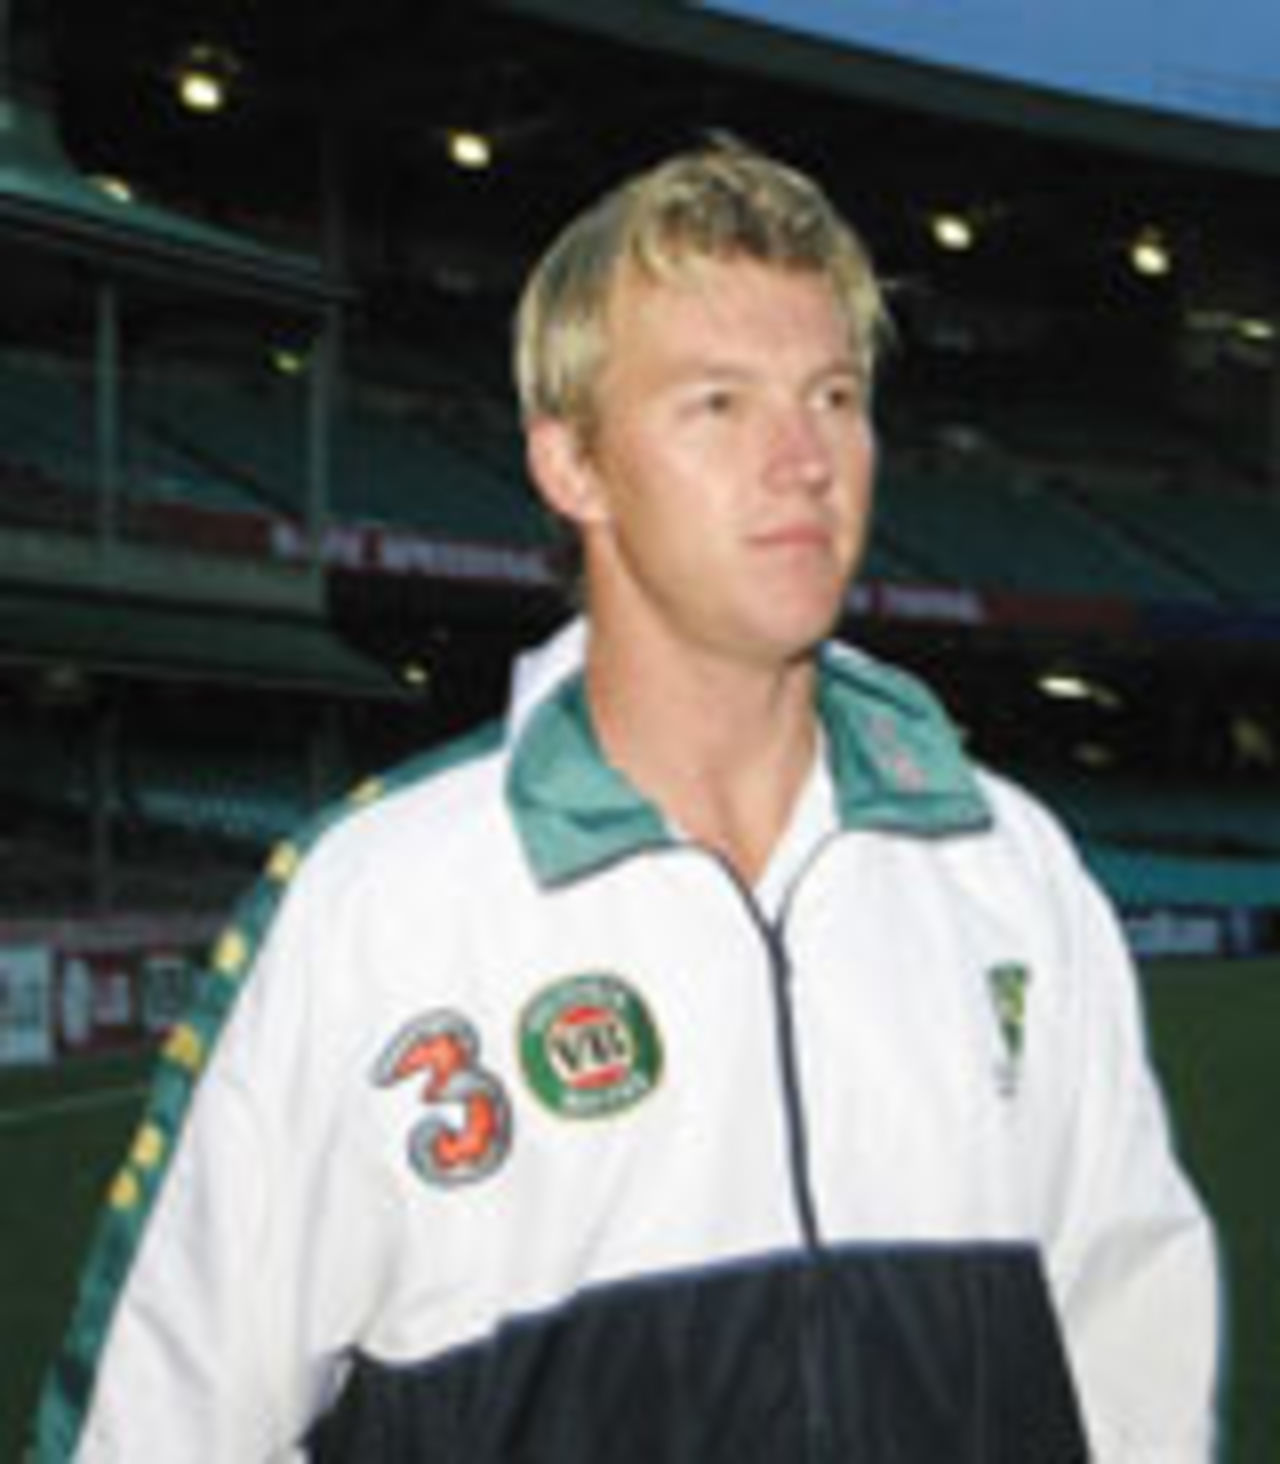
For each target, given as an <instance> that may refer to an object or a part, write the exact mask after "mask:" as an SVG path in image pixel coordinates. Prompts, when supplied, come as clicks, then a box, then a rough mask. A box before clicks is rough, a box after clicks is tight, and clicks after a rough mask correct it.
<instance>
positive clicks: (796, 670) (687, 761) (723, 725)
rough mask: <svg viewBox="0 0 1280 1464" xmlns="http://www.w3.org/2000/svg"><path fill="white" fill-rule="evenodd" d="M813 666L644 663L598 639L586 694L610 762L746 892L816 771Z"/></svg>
mask: <svg viewBox="0 0 1280 1464" xmlns="http://www.w3.org/2000/svg"><path fill="white" fill-rule="evenodd" d="M813 683H814V667H813V664H812V662H811V661H810V660H807V659H806V660H798V661H796V662H794V663H791V664H787V665H785V666H781V667H768V668H765V667H759V666H750V665H742V664H735V663H733V662H732V661H729V660H726V659H725V658H722V657H717V656H713V655H706V656H699V655H696V654H693V653H690V652H688V651H687V649H686V650H685V652H684V653H683V654H681V655H678V656H674V655H669V654H668V655H654V656H646V655H645V654H644V653H643V652H642V651H641V650H639V649H638V648H636V647H635V646H634V645H633V644H631V643H627V644H625V645H621V646H620V645H615V644H614V643H613V642H612V641H611V640H610V638H609V637H608V635H607V634H605V633H597V634H593V636H592V638H591V641H590V642H589V647H588V655H587V695H588V700H589V703H590V706H591V713H592V717H593V719H594V722H595V726H596V731H597V735H598V736H599V739H600V742H601V746H602V747H603V749H604V753H605V756H606V757H607V758H608V759H609V761H610V762H611V763H612V764H613V765H614V766H615V767H617V768H618V769H619V770H620V771H621V772H623V773H625V774H626V776H627V777H628V779H629V780H630V781H631V782H632V783H633V784H634V785H635V786H636V787H637V788H638V789H639V790H640V791H641V792H642V793H643V794H645V796H646V797H648V798H650V799H651V800H652V801H653V802H654V803H655V804H657V806H658V807H659V808H660V809H661V810H662V812H663V813H664V815H665V816H666V817H667V818H668V819H669V820H670V821H671V822H672V823H674V824H675V825H676V826H677V827H678V828H679V829H680V830H681V831H682V832H683V833H684V834H685V835H687V836H688V837H689V838H691V839H693V840H695V841H697V842H698V843H701V844H705V845H706V846H707V847H708V848H711V849H713V850H715V851H716V852H717V853H719V854H720V855H722V856H723V857H724V858H725V859H726V860H727V861H728V862H729V864H730V865H731V866H732V867H733V868H734V869H735V870H736V872H737V873H738V874H739V876H740V877H741V878H742V879H743V880H745V881H746V882H747V883H748V884H754V883H755V882H756V880H757V879H758V878H759V876H760V875H761V874H762V873H763V871H764V869H765V866H766V865H767V863H768V860H769V856H770V855H771V854H772V852H773V850H774V847H775V846H776V844H777V842H778V839H779V838H780V837H781V835H782V833H783V831H784V830H785V828H786V826H787V822H788V820H789V818H790V816H791V813H792V810H793V809H794V807H795V803H796V799H797V797H798V796H799V793H800V790H801V788H802V787H803V785H804V782H805V779H806V777H807V776H808V773H809V771H810V769H811V767H812V764H813V757H814V752H815V747H816V741H817V719H816V713H815V709H814V687H813Z"/></svg>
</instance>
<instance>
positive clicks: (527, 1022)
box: [519, 975, 662, 1118]
mask: <svg viewBox="0 0 1280 1464" xmlns="http://www.w3.org/2000/svg"><path fill="white" fill-rule="evenodd" d="M519 1040H520V1061H521V1064H522V1066H523V1068H524V1075H525V1077H526V1078H527V1079H528V1081H529V1086H530V1087H531V1088H532V1089H533V1091H534V1092H535V1093H536V1094H537V1096H538V1097H539V1098H540V1099H541V1100H542V1102H543V1103H544V1104H545V1105H546V1106H547V1107H548V1108H549V1109H551V1111H552V1112H553V1113H558V1114H560V1115H561V1116H562V1117H564V1118H596V1117H600V1116H602V1115H606V1114H612V1113H618V1112H620V1111H621V1110H622V1109H624V1108H630V1107H631V1105H632V1104H634V1103H638V1102H639V1101H640V1100H641V1099H642V1098H644V1097H645V1096H647V1095H648V1094H649V1093H651V1092H652V1091H653V1089H654V1088H655V1087H656V1086H657V1084H658V1079H659V1078H660V1076H661V1074H662V1044H661V1041H660V1040H659V1037H658V1031H657V1028H656V1027H655V1025H654V1022H653V1018H652V1017H651V1016H650V1014H649V1009H648V1007H647V1006H646V1005H645V1003H644V1002H643V1001H642V1000H641V998H640V997H639V996H638V995H637V994H636V992H635V991H633V990H632V988H631V987H630V986H628V985H627V984H626V982H624V981H621V980H619V979H618V977H616V976H608V975H586V976H572V977H569V978H568V979H566V980H564V981H559V982H557V983H556V984H555V985H554V986H550V987H548V988H547V989H546V990H545V991H543V992H542V993H541V994H540V995H538V996H536V997H535V998H534V999H533V1000H532V1001H531V1002H530V1003H529V1005H528V1006H527V1007H526V1008H525V1010H524V1013H523V1015H522V1016H521V1019H520V1039H519Z"/></svg>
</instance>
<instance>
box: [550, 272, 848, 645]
mask: <svg viewBox="0 0 1280 1464" xmlns="http://www.w3.org/2000/svg"><path fill="white" fill-rule="evenodd" d="M607 328H608V337H607V339H608V349H607V355H606V365H605V369H604V371H603V373H602V378H601V380H600V382H599V384H598V389H597V393H596V398H595V405H596V415H595V430H594V432H593V433H592V435H591V440H590V444H589V447H587V448H584V449H583V452H582V459H581V461H582V474H583V483H582V485H580V487H581V493H580V501H579V503H578V505H577V509H576V511H575V512H574V516H575V517H576V518H577V520H578V522H579V524H580V526H581V527H582V530H583V537H584V543H585V550H586V565H587V577H588V578H587V584H588V593H589V597H590V603H591V605H592V608H593V610H594V611H595V612H596V613H597V614H598V615H601V616H613V618H614V620H615V622H616V628H618V629H620V630H622V632H623V633H627V632H628V631H630V632H635V633H639V634H644V635H647V636H649V637H650V641H651V643H652V644H653V645H654V646H655V649H657V648H658V647H660V646H661V645H663V644H664V643H665V644H666V645H668V646H670V647H672V648H677V647H683V648H684V649H686V650H688V649H696V650H698V651H699V652H710V653H712V654H715V655H717V656H721V657H724V656H728V657H731V658H733V659H737V660H744V661H750V662H755V663H757V664H769V665H773V664H778V663H780V662H784V661H787V660H791V659H794V658H796V657H797V656H800V655H802V654H803V653H805V652H807V651H808V650H810V649H811V648H812V647H813V646H814V644H815V643H816V642H817V641H819V640H820V639H821V638H822V637H823V636H824V635H825V634H826V633H827V632H828V631H829V630H830V629H831V626H832V624H833V623H834V621H835V619H836V618H837V616H838V614H839V611H840V607H841V604H842V601H843V597H844V593H845V590H846V588H847V584H848V581H849V578H850V576H851V574H852V573H853V570H854V568H855V566H856V564H857V562H858V559H859V557H860V555H861V552H862V548H863V544H864V540H865V536H866V530H867V522H868V518H869V513H870V505H871V484H872V475H873V463H874V443H873V437H872V432H871V427H870V423H869V421H868V417H867V412H866V401H865V385H864V383H863V381H862V380H861V377H860V375H859V372H858V368H857V363H856V361H855V359H854V355H853V351H852V348H851V344H850V341H849V338H848V329H847V325H846V320H845V317H844V315H843V314H842V312H841V311H840V309H839V307H838V305H837V303H836V300H835V297H834V295H833V293H832V290H831V287H830V285H829V284H828V283H827V282H826V280H825V279H823V277H822V276H820V275H818V274H814V273H808V272H800V271H788V270H780V269H777V268H772V267H768V266H764V265H761V264H758V263H755V262H751V261H745V260H731V261H715V262H710V261H708V262H705V263H703V264H700V265H699V266H698V267H697V268H696V269H695V270H694V271H693V272H692V273H691V274H690V275H689V276H688V277H687V278H683V279H681V280H680V281H679V282H662V283H655V282H651V281H648V280H645V279H642V278H640V277H638V276H636V275H634V274H628V275H624V276H623V278H622V279H621V281H620V282H619V284H618V286H617V288H616V291H615V294H614V297H613V299H612V301H611V308H610V311H609V315H608V323H607ZM566 430H567V429H566ZM655 636H656V637H657V639H656V640H654V637H655Z"/></svg>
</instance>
